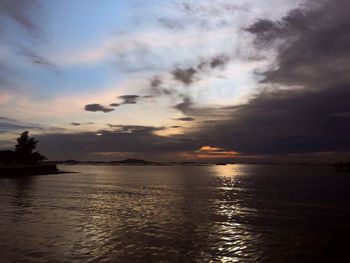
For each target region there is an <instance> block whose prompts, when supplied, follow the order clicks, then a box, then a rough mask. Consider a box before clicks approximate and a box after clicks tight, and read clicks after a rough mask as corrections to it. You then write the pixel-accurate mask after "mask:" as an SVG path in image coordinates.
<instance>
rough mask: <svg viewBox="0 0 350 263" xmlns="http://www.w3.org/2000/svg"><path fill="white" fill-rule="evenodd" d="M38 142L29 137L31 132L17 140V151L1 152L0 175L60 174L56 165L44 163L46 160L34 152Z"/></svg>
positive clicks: (24, 133) (26, 132) (23, 134)
mask: <svg viewBox="0 0 350 263" xmlns="http://www.w3.org/2000/svg"><path fill="white" fill-rule="evenodd" d="M37 143H38V141H37V140H36V139H34V138H31V137H29V131H25V132H23V133H22V134H21V135H20V137H18V138H17V144H16V146H15V150H2V151H0V175H1V176H23V175H39V174H52V173H58V172H59V171H58V169H57V166H56V164H50V163H43V161H44V160H45V159H46V157H45V156H44V155H42V154H41V153H39V152H38V151H34V150H35V148H36V145H37Z"/></svg>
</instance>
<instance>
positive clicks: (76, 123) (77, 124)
mask: <svg viewBox="0 0 350 263" xmlns="http://www.w3.org/2000/svg"><path fill="white" fill-rule="evenodd" d="M70 125H73V126H80V125H81V123H80V122H71V123H70Z"/></svg>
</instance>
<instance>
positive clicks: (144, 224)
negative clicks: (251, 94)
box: [0, 164, 350, 262]
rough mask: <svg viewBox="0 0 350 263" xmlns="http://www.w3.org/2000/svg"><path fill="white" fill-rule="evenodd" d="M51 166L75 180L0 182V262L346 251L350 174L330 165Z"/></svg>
mask: <svg viewBox="0 0 350 263" xmlns="http://www.w3.org/2000/svg"><path fill="white" fill-rule="evenodd" d="M59 168H60V170H64V171H69V172H74V173H67V174H55V175H40V176H27V177H19V178H0V203H1V205H0V262H338V261H337V260H339V257H338V258H337V255H342V256H344V255H345V256H346V255H347V251H350V250H349V239H350V237H349V235H348V234H349V233H350V231H349V224H350V174H340V173H335V172H334V171H333V167H332V166H327V165H258V164H233V165H210V166H107V165H62V166H60V167H59ZM339 262H341V261H339ZM344 262H350V261H344Z"/></svg>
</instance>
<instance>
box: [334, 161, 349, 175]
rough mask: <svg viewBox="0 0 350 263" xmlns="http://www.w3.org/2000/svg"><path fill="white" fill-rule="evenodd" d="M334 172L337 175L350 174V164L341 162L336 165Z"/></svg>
mask: <svg viewBox="0 0 350 263" xmlns="http://www.w3.org/2000/svg"><path fill="white" fill-rule="evenodd" d="M334 170H335V171H336V172H337V173H350V162H346V163H343V162H339V163H336V164H334Z"/></svg>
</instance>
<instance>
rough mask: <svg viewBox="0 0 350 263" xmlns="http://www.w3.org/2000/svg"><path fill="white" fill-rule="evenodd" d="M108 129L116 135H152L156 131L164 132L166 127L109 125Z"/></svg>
mask: <svg viewBox="0 0 350 263" xmlns="http://www.w3.org/2000/svg"><path fill="white" fill-rule="evenodd" d="M107 126H108V127H110V128H112V129H113V132H115V133H137V134H145V133H147V134H151V133H153V132H155V131H161V130H164V129H165V128H164V127H153V126H140V125H119V124H118V125H114V124H107Z"/></svg>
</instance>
